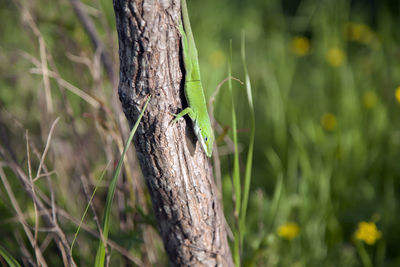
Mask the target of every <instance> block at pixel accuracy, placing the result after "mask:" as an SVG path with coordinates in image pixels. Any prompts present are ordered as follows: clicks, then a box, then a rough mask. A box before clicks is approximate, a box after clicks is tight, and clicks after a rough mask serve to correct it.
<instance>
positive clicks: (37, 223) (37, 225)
mask: <svg viewBox="0 0 400 267" xmlns="http://www.w3.org/2000/svg"><path fill="white" fill-rule="evenodd" d="M25 137H26V155H27V158H28V175H29V181H30V185H31V189H32V193H33V196H34V197H35V198H36V193H35V186H34V184H33V179H32V167H31V156H30V152H29V134H28V130H26V132H25ZM33 208H34V211H35V234H34V243H33V246H34V248H35V249H36V248H37V246H38V242H37V237H38V229H39V215H38V209H37V206H36V202H35V201H33ZM38 265H39V262H38Z"/></svg>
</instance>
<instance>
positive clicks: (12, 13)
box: [0, 0, 400, 266]
mask: <svg viewBox="0 0 400 267" xmlns="http://www.w3.org/2000/svg"><path fill="white" fill-rule="evenodd" d="M83 2H84V3H85V5H84V9H85V11H86V12H87V13H88V14H89V15H90V17H91V19H92V20H93V21H94V23H95V26H96V28H97V31H98V33H99V35H100V37H101V39H102V40H103V41H104V44H105V46H106V50H107V52H108V53H109V54H110V57H111V58H112V60H113V61H114V62H115V66H114V72H115V73H116V74H117V73H118V66H117V65H118V47H117V44H118V42H117V34H116V30H115V21H114V14H113V9H112V3H111V1H108V0H97V1H96V0H94V1H83ZM188 6H189V12H190V15H191V21H192V28H193V31H194V34H195V38H196V43H197V46H198V50H199V57H200V67H201V70H202V77H203V85H204V87H205V88H206V95H207V97H210V96H211V95H212V93H213V92H214V90H215V88H216V87H217V85H218V84H219V83H220V82H221V81H222V80H223V79H224V78H226V77H227V75H228V61H229V60H228V59H229V57H230V52H229V43H230V40H232V46H233V50H232V75H233V76H234V77H237V78H238V79H240V80H242V81H244V80H245V73H244V71H243V62H242V59H241V48H242V46H241V38H242V37H241V36H242V32H244V34H245V43H246V46H245V49H246V65H247V68H248V73H249V77H250V80H251V85H252V94H253V101H254V113H255V129H256V130H255V143H254V144H255V145H254V157H253V164H252V175H251V186H250V194H249V196H250V197H249V205H248V209H247V217H246V231H245V232H244V233H243V244H242V254H241V260H242V265H243V266H400V254H399V251H400V245H399V243H400V223H399V222H400V208H399V199H400V195H399V192H400V182H399V181H400V164H399V159H400V120H399V116H400V35H399V31H398V26H399V25H400V4H399V3H398V2H397V1H372V0H371V1H366V0H365V1H362V0H358V1H346V0H338V1H333V0H332V1H329V0H325V1H312V0H301V1H300V0H299V1H294V0H269V1H264V0H254V1H240V0H235V1H228V0H221V1H212V0H203V1H200V0H199V1H194V0H193V1H190V0H188ZM0 17H1V18H2V22H3V23H2V26H1V27H0V63H1V64H0V88H1V90H0V177H1V183H0V237H1V238H0V246H1V247H3V248H4V249H0V251H8V252H9V253H10V254H11V255H12V256H13V257H14V258H15V259H17V260H18V261H19V262H20V264H22V265H27V266H28V265H29V263H31V264H36V263H37V262H46V263H47V264H48V266H62V265H63V256H62V255H61V253H60V252H59V251H60V250H59V249H58V248H57V243H56V242H55V241H54V240H55V236H62V235H64V237H65V241H66V243H68V244H69V245H71V242H72V240H73V238H74V235H75V233H76V230H77V227H78V225H79V222H80V220H81V218H82V215H83V213H84V211H85V208H86V205H87V203H88V201H89V199H90V196H91V194H92V192H93V189H94V187H95V186H96V184H99V186H98V190H97V193H96V195H95V197H94V199H93V205H91V206H90V207H89V210H88V213H87V216H86V217H85V218H84V220H83V224H82V227H81V230H80V232H79V235H78V237H77V239H76V242H75V244H74V248H73V257H74V259H75V261H76V263H77V264H78V265H79V266H92V264H93V261H94V255H95V251H96V249H97V246H98V242H99V231H98V226H99V225H100V224H101V217H102V213H103V207H104V203H105V199H106V194H107V187H108V184H109V182H110V178H111V176H112V174H113V169H114V168H115V166H116V164H117V162H118V160H119V155H120V154H121V152H122V150H123V144H124V143H125V140H127V138H128V134H129V132H128V129H127V127H128V126H127V123H126V120H125V118H124V115H123V114H122V112H121V110H120V107H119V102H118V99H117V96H116V92H115V91H112V86H113V83H112V80H111V77H110V75H109V73H107V72H105V71H104V69H103V67H102V64H101V61H100V53H99V51H97V52H96V51H94V49H93V47H92V45H91V42H90V39H89V37H88V36H87V34H86V32H85V30H84V28H83V27H82V24H81V23H80V22H79V20H78V18H77V16H76V14H75V13H74V10H73V8H72V7H71V4H70V1H67V0H61V1H51V0H31V1H23V0H18V1H9V0H6V1H1V2H0ZM117 76H118V75H117ZM232 85H233V88H232V89H233V98H234V102H235V110H236V115H237V124H238V129H237V134H238V141H239V150H240V164H239V165H240V169H241V176H242V177H244V174H245V173H244V172H245V164H246V157H247V152H248V148H249V143H250V141H249V140H250V137H251V125H250V121H249V116H250V109H249V105H248V102H247V101H239V100H242V99H247V97H246V88H245V86H243V85H241V84H240V83H237V82H235V81H233V82H232ZM214 116H215V118H216V120H217V121H218V123H219V124H220V125H221V126H222V129H223V130H222V131H217V141H218V147H219V151H220V154H221V155H220V161H221V177H222V180H221V188H222V191H223V202H224V212H225V216H226V218H227V220H228V222H229V224H230V225H231V226H232V230H233V231H235V229H234V227H233V226H234V224H235V223H234V216H233V214H234V209H235V207H234V204H233V202H232V195H233V190H232V178H231V174H232V166H233V164H234V163H233V162H234V156H233V154H232V150H231V149H229V145H227V144H226V143H225V142H224V141H223V138H222V137H223V136H224V135H228V136H231V137H232V120H231V94H230V93H229V90H228V86H224V87H222V89H221V92H220V94H219V95H218V96H217V98H216V101H215V103H214ZM57 118H58V119H57ZM218 136H219V138H218ZM46 144H47V145H46ZM125 163H126V164H125V165H124V166H125V167H124V175H123V177H122V179H120V181H119V184H118V186H117V192H116V198H115V199H114V208H113V216H112V220H113V221H112V223H111V229H110V234H109V238H110V240H111V241H112V243H111V247H110V251H109V252H110V255H111V262H110V266H126V265H125V264H126V263H127V262H133V263H134V264H136V265H146V266H152V265H162V266H167V257H166V255H165V252H164V249H163V245H162V242H161V240H160V237H159V236H158V233H157V227H156V223H155V219H154V216H153V214H152V212H151V210H152V209H151V201H150V196H149V194H148V192H147V190H146V188H145V186H144V182H143V178H142V176H141V173H140V168H139V166H138V163H137V161H136V159H135V156H134V152H133V151H132V150H131V151H129V152H128V154H127V158H126V161H125ZM104 171H105V175H104V179H103V180H102V181H101V182H100V183H98V181H99V179H100V177H102V173H103V172H104ZM21 177H23V178H21ZM24 179H25V180H24ZM33 183H34V184H35V186H34V187H32V184H33ZM242 183H243V181H242ZM32 188H34V189H33V190H32ZM33 199H38V200H39V201H40V203H42V204H43V207H45V208H43V207H42V206H41V204H40V203H39V202H38V201H36V202H35V201H33ZM46 213H48V215H49V216H50V217H49V218H50V221H51V222H53V224H51V223H50V225H49V223H46V222H45V220H43V217H42V215H43V214H46ZM54 214H57V219H58V221H57V224H54V221H52V220H51V218H52V216H53V215H54ZM232 244H233V242H232ZM34 247H37V248H38V249H36V250H35V249H34ZM124 256H125V257H124ZM3 257H4V256H3ZM41 257H42V260H38V258H39V259H40V258H41ZM126 257H129V259H127V258H126ZM0 264H2V265H3V266H6V263H5V261H4V259H2V258H1V256H0Z"/></svg>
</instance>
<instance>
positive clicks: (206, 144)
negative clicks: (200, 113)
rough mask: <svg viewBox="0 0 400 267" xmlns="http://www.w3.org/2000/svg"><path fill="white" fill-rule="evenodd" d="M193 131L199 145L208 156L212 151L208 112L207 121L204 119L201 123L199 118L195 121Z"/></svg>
mask: <svg viewBox="0 0 400 267" xmlns="http://www.w3.org/2000/svg"><path fill="white" fill-rule="evenodd" d="M194 133H195V134H196V136H197V139H199V141H200V144H201V147H202V148H203V149H204V151H205V152H206V155H207V157H209V158H210V157H211V156H212V151H213V143H214V134H213V130H212V128H211V123H210V121H209V119H208V114H207V121H204V122H203V123H202V122H201V120H196V121H195V123H194Z"/></svg>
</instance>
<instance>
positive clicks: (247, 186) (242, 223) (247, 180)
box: [240, 32, 255, 244]
mask: <svg viewBox="0 0 400 267" xmlns="http://www.w3.org/2000/svg"><path fill="white" fill-rule="evenodd" d="M245 50H246V49H245V35H244V32H243V33H242V44H241V54H242V64H243V70H244V76H245V77H244V79H245V86H246V94H247V99H248V102H249V108H250V122H251V126H250V143H249V151H248V152H247V160H246V170H245V176H244V188H243V200H242V208H241V212H240V243H241V244H242V243H243V237H244V233H245V228H246V212H247V203H248V200H249V192H250V181H251V171H252V167H253V150H254V136H255V116H254V106H253V96H252V93H251V83H250V76H249V72H248V70H247V65H246V51H245Z"/></svg>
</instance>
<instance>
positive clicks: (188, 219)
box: [114, 0, 233, 266]
mask: <svg viewBox="0 0 400 267" xmlns="http://www.w3.org/2000/svg"><path fill="white" fill-rule="evenodd" d="M114 11H115V15H116V21H117V31H118V38H119V57H120V82H119V89H118V93H119V97H120V100H121V102H122V107H123V110H124V113H125V115H126V117H127V119H128V121H129V124H130V125H131V126H132V125H133V124H134V123H135V121H136V120H137V118H138V115H139V113H140V111H141V109H142V107H143V104H144V102H145V101H146V99H147V97H148V96H149V95H152V99H151V101H150V103H149V106H148V108H147V110H146V112H145V115H144V117H143V119H142V122H141V123H140V126H139V128H138V130H137V132H136V134H135V138H134V143H135V147H136V151H137V155H138V159H139V161H140V164H141V168H142V172H143V175H144V177H145V179H146V184H147V186H148V189H149V191H150V194H151V198H152V203H153V209H154V212H155V215H156V219H157V222H158V226H159V230H160V233H161V237H162V239H163V242H164V247H165V249H166V251H167V253H168V256H169V259H170V262H171V263H172V265H174V266H189V265H190V266H232V265H233V264H232V257H231V252H230V249H229V246H228V242H227V238H226V231H225V227H224V219H223V213H222V210H221V205H220V203H219V202H218V200H217V192H216V187H215V185H214V181H213V174H212V166H211V163H210V161H209V160H208V159H207V157H206V156H205V153H204V152H203V151H202V149H201V146H200V144H199V143H198V142H197V140H196V138H195V136H194V134H193V131H192V124H191V121H190V120H180V121H179V122H178V123H177V124H176V125H175V126H173V127H172V126H169V123H170V122H171V120H172V119H173V117H172V116H171V115H170V113H171V112H172V113H177V112H178V111H179V110H181V109H182V107H184V106H186V103H185V102H184V101H185V100H184V94H183V80H182V78H183V75H182V72H183V64H182V53H181V52H180V49H181V46H180V35H179V32H178V28H177V25H179V21H180V19H181V15H180V0H160V1H156V0H114Z"/></svg>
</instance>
